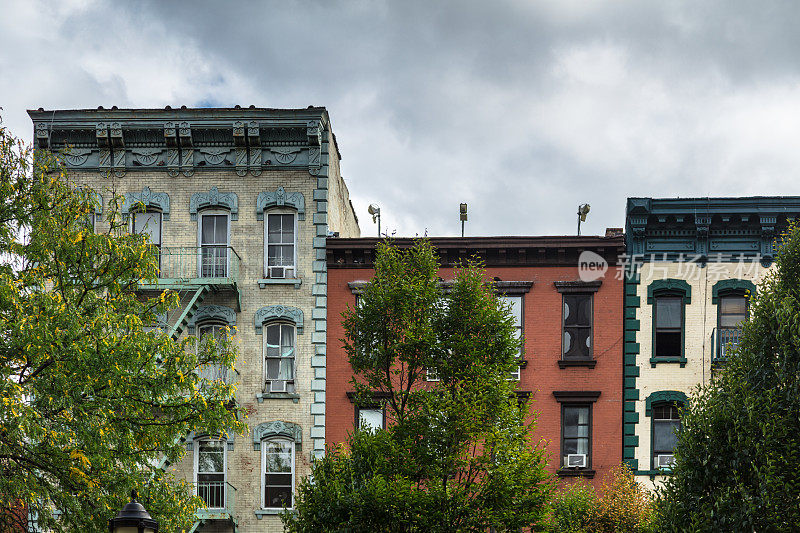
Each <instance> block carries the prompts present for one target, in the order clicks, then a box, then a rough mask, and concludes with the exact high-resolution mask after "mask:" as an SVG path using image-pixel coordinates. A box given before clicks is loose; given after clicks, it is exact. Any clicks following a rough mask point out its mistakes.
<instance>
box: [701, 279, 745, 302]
mask: <svg viewBox="0 0 800 533" xmlns="http://www.w3.org/2000/svg"><path fill="white" fill-rule="evenodd" d="M726 292H736V293H744V294H746V295H748V296H750V297H752V296H753V295H754V294H755V293H756V286H755V284H754V283H753V282H752V281H748V280H745V279H723V280H720V281H718V282H716V283H715V284H714V286H713V287H711V303H712V304H717V303H719V296H720V293H723V294H724V293H726Z"/></svg>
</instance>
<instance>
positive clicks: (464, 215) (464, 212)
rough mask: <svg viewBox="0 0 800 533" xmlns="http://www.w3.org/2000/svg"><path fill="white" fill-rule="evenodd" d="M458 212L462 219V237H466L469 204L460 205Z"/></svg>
mask: <svg viewBox="0 0 800 533" xmlns="http://www.w3.org/2000/svg"><path fill="white" fill-rule="evenodd" d="M458 212H459V215H460V217H459V218H460V219H461V236H462V237H463V236H464V222H466V221H467V204H459V206H458Z"/></svg>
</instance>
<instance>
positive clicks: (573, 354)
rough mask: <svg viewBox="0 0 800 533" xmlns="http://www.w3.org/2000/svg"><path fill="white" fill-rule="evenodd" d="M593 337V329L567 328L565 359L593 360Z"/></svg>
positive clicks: (565, 334)
mask: <svg viewBox="0 0 800 533" xmlns="http://www.w3.org/2000/svg"><path fill="white" fill-rule="evenodd" d="M591 335H592V330H591V328H583V327H572V328H567V330H566V331H565V332H564V359H589V358H591V354H592V351H591V342H592V340H591ZM568 339H569V342H568Z"/></svg>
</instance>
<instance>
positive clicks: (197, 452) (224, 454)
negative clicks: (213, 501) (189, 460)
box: [194, 437, 228, 509]
mask: <svg viewBox="0 0 800 533" xmlns="http://www.w3.org/2000/svg"><path fill="white" fill-rule="evenodd" d="M202 442H218V443H220V444H221V445H222V498H223V503H224V505H225V506H224V507H209V509H226V508H227V505H228V491H227V488H228V443H227V442H226V441H225V440H224V439H214V438H211V437H202V438H199V439H195V440H194V495H195V496H198V494H197V489H198V488H199V486H200V481H199V479H198V478H199V474H200V471H199V470H200V443H202Z"/></svg>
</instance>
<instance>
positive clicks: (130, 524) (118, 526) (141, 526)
mask: <svg viewBox="0 0 800 533" xmlns="http://www.w3.org/2000/svg"><path fill="white" fill-rule="evenodd" d="M108 531H109V533H158V520H153V519H152V518H151V517H150V513H148V512H147V510H145V508H144V506H143V505H142V504H141V503H139V502H137V501H136V491H135V490H132V491H131V501H130V502H129V503H127V504H125V507H123V508H122V510H121V511H120V512H119V513H117V517H116V518H112V519H110V520H109V521H108Z"/></svg>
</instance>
